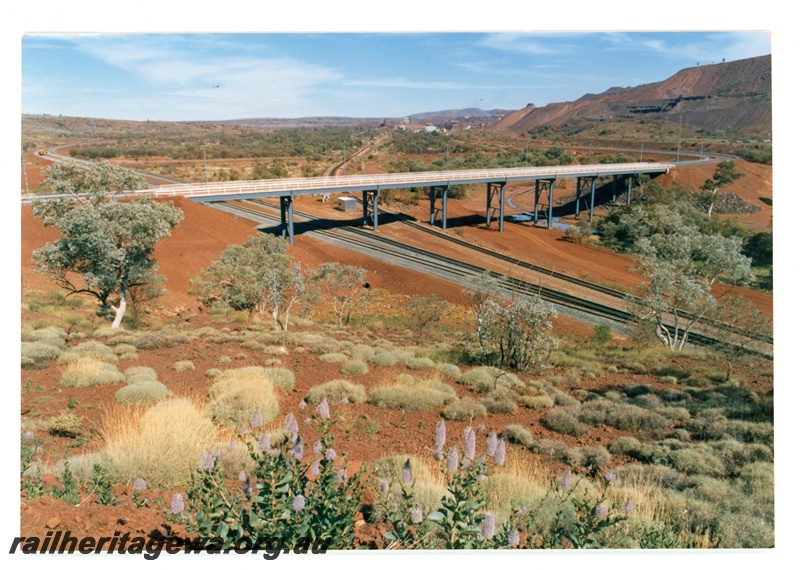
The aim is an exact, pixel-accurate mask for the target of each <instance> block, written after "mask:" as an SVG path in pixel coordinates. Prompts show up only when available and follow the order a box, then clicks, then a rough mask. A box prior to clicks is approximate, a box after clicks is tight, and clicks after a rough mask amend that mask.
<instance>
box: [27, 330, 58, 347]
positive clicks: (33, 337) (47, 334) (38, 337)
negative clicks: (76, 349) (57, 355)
mask: <svg viewBox="0 0 800 570" xmlns="http://www.w3.org/2000/svg"><path fill="white" fill-rule="evenodd" d="M66 339H67V331H65V330H64V329H62V328H60V327H54V326H49V327H44V328H41V329H28V330H24V331H23V333H22V340H23V341H25V342H43V343H45V344H49V345H51V346H54V347H56V348H61V349H63V348H65V347H66V346H67V343H66Z"/></svg>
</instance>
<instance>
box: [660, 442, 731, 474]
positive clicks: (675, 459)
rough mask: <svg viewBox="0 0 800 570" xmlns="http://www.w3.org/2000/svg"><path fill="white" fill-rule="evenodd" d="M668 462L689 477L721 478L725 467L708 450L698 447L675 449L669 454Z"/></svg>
mask: <svg viewBox="0 0 800 570" xmlns="http://www.w3.org/2000/svg"><path fill="white" fill-rule="evenodd" d="M669 459H670V462H671V463H672V464H673V465H674V466H675V469H677V470H678V471H682V472H683V473H687V474H689V475H709V476H711V477H722V476H724V475H725V465H724V464H723V463H722V461H720V460H719V458H717V457H716V456H714V455H713V454H711V453H709V450H707V449H702V448H700V447H691V448H686V449H676V450H674V451H672V452H671V453H670V454H669Z"/></svg>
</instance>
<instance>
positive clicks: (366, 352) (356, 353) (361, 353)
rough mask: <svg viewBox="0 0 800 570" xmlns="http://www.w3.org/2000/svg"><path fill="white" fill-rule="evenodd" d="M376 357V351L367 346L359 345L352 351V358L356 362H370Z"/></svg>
mask: <svg viewBox="0 0 800 570" xmlns="http://www.w3.org/2000/svg"><path fill="white" fill-rule="evenodd" d="M373 356H375V349H374V348H372V347H371V346H367V345H366V344H357V345H355V346H353V347H352V348H351V349H350V357H351V358H354V359H356V360H365V361H366V360H369V359H370V358H372V357H373Z"/></svg>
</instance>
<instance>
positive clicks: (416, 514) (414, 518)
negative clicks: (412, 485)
mask: <svg viewBox="0 0 800 570" xmlns="http://www.w3.org/2000/svg"><path fill="white" fill-rule="evenodd" d="M411 522H412V523H414V524H419V523H421V522H422V509H420V508H418V507H415V508H413V509H411Z"/></svg>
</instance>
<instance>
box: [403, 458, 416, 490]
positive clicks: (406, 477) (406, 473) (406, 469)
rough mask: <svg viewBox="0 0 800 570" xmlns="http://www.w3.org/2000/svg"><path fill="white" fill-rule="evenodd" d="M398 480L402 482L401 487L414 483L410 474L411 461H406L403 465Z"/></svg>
mask: <svg viewBox="0 0 800 570" xmlns="http://www.w3.org/2000/svg"><path fill="white" fill-rule="evenodd" d="M400 480H401V481H402V482H403V485H411V483H413V482H414V476H413V475H412V473H411V460H410V459H406V462H405V463H403V471H402V472H401V473H400Z"/></svg>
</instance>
